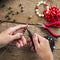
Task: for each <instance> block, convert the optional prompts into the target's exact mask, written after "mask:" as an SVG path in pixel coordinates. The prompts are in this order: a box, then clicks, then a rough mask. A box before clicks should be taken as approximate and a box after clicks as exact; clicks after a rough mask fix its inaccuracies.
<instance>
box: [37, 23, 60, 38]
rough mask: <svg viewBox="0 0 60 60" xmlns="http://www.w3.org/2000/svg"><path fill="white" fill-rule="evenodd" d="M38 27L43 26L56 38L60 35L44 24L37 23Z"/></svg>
mask: <svg viewBox="0 0 60 60" xmlns="http://www.w3.org/2000/svg"><path fill="white" fill-rule="evenodd" d="M37 26H38V27H39V28H43V29H45V30H47V31H48V32H49V33H50V34H51V35H52V36H53V37H55V38H58V37H60V35H58V34H56V33H55V32H53V31H52V30H51V29H50V28H49V27H46V26H45V25H44V24H38V25H37Z"/></svg>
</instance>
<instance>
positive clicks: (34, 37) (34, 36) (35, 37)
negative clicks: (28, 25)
mask: <svg viewBox="0 0 60 60" xmlns="http://www.w3.org/2000/svg"><path fill="white" fill-rule="evenodd" d="M33 42H34V45H35V48H36V47H39V46H40V45H39V42H38V37H37V34H36V33H34V34H33Z"/></svg>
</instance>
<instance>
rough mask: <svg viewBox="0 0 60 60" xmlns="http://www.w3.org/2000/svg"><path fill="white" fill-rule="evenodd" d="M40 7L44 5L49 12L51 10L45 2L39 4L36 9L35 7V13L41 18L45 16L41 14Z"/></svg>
mask: <svg viewBox="0 0 60 60" xmlns="http://www.w3.org/2000/svg"><path fill="white" fill-rule="evenodd" d="M40 5H44V6H45V7H46V9H47V10H49V6H48V4H47V3H46V2H45V1H40V2H38V3H37V5H36V7H35V12H36V14H37V15H38V16H39V17H44V14H43V13H42V14H40V13H39V6H40Z"/></svg>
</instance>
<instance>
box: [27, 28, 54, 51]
mask: <svg viewBox="0 0 60 60" xmlns="http://www.w3.org/2000/svg"><path fill="white" fill-rule="evenodd" d="M27 32H28V36H29V37H30V39H31V41H32V45H33V47H34V50H35V46H34V42H33V38H32V36H33V35H32V33H31V31H30V30H28V29H27ZM44 38H46V39H47V40H48V41H49V44H50V48H51V51H52V52H53V50H54V48H55V41H54V38H53V37H52V36H44Z"/></svg>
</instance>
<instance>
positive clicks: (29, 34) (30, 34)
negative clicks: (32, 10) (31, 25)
mask: <svg viewBox="0 0 60 60" xmlns="http://www.w3.org/2000/svg"><path fill="white" fill-rule="evenodd" d="M27 32H28V36H29V37H30V39H31V41H32V45H33V47H34V49H35V46H34V42H33V38H32V37H33V35H32V33H31V31H30V30H28V29H27Z"/></svg>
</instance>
